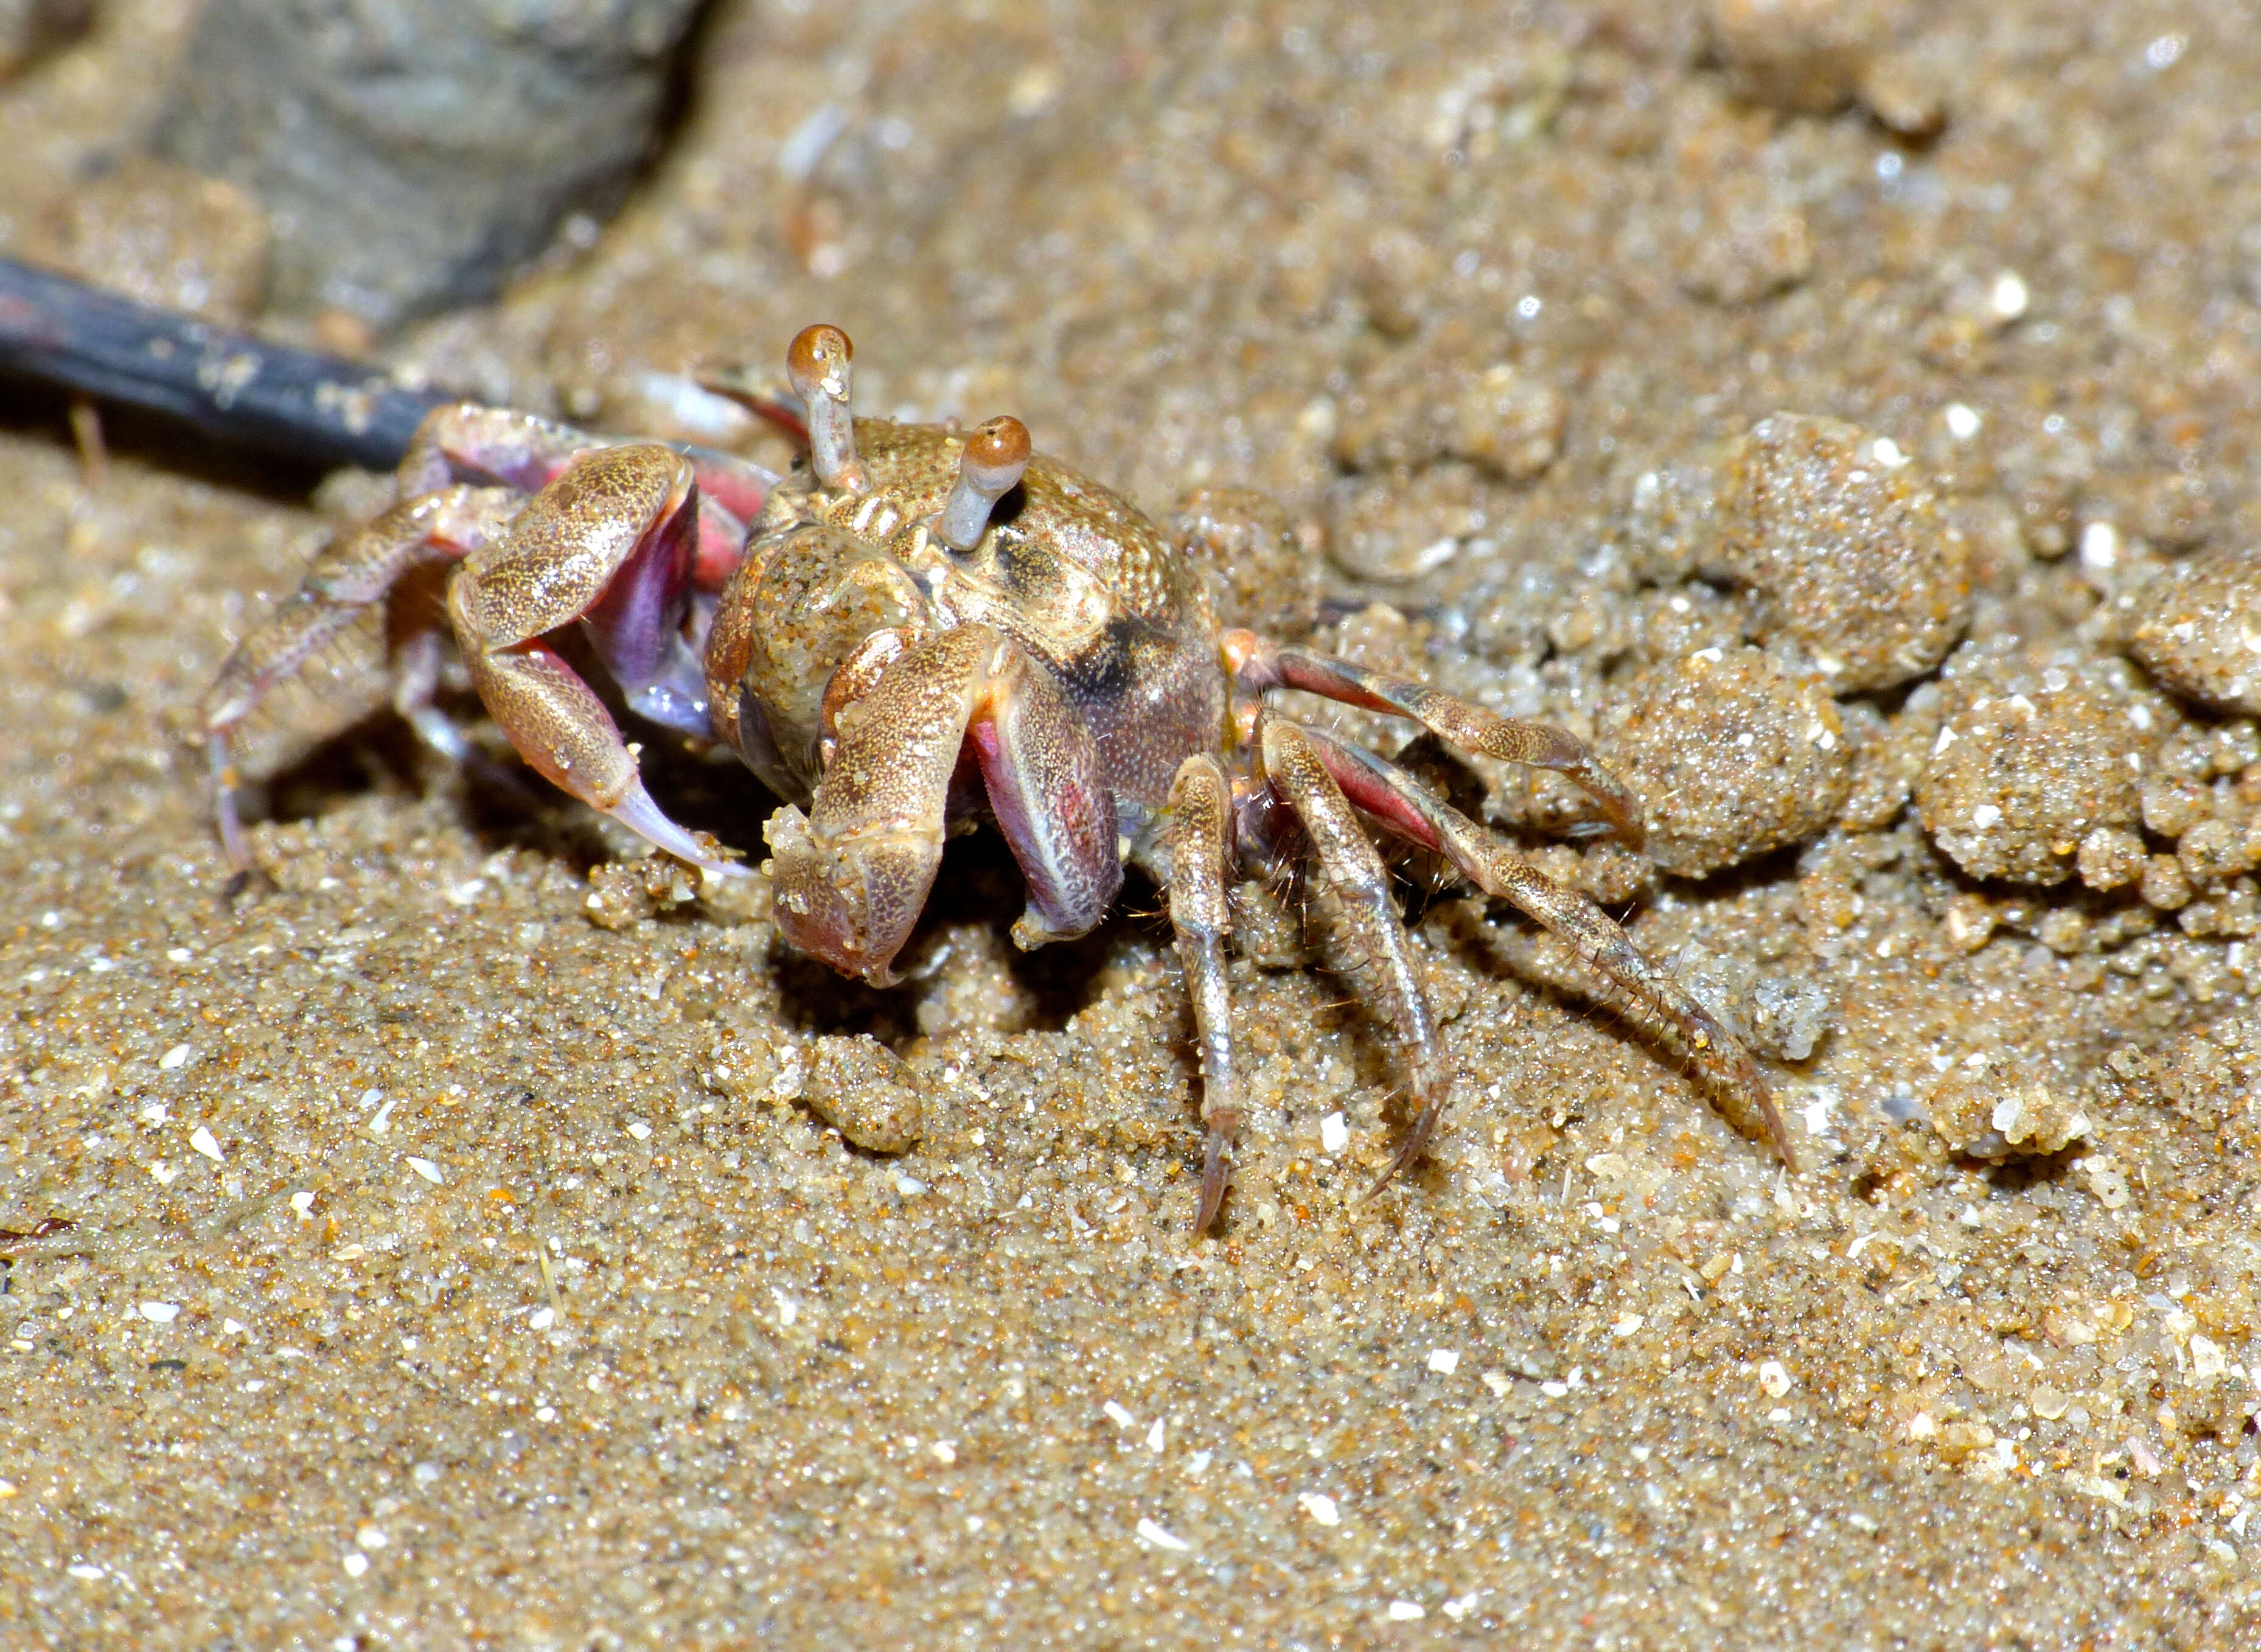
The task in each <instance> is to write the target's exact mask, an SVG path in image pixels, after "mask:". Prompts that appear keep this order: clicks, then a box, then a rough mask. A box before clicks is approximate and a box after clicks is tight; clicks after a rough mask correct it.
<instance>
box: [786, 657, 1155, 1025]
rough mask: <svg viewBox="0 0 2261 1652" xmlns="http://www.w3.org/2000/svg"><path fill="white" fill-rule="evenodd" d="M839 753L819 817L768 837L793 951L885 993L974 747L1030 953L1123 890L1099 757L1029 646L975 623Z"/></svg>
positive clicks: (859, 720)
mask: <svg viewBox="0 0 2261 1652" xmlns="http://www.w3.org/2000/svg"><path fill="white" fill-rule="evenodd" d="M836 715H837V722H836V729H837V740H838V743H837V745H836V747H835V748H834V749H833V755H832V760H831V762H830V764H829V765H828V766H827V768H826V769H825V771H824V775H823V778H822V779H820V780H819V781H818V782H817V784H816V791H815V797H814V798H813V799H812V800H811V802H810V805H809V812H808V815H805V816H804V815H802V814H801V812H800V810H799V809H797V808H793V807H792V806H791V805H787V806H786V807H785V808H780V809H779V811H778V812H777V813H776V814H775V815H772V816H771V817H770V822H769V824H768V826H767V827H766V828H765V829H764V834H763V835H764V837H766V838H767V840H768V842H769V844H770V847H771V849H772V851H773V852H774V854H775V857H776V858H775V860H774V861H773V863H772V878H773V880H774V881H775V884H776V887H777V906H778V914H779V918H778V921H779V925H780V926H781V927H782V928H783V929H784V930H785V932H786V935H787V937H789V938H791V939H792V940H793V943H794V945H798V946H800V948H801V949H802V950H803V951H805V952H812V953H814V954H815V955H816V956H817V957H819V958H822V959H824V960H825V961H826V962H827V963H829V964H830V965H832V966H833V967H835V968H836V969H838V970H840V971H842V972H843V973H846V974H851V975H861V976H863V977H864V978H865V980H869V981H871V982H872V984H873V985H874V986H880V987H884V986H886V985H888V984H890V983H891V982H892V981H893V980H894V979H895V976H894V972H893V970H892V969H891V968H890V967H889V966H890V965H891V964H892V963H893V962H894V956H895V953H896V952H898V951H900V950H901V946H902V945H903V942H904V941H905V940H906V939H908V937H909V935H910V932H911V928H912V926H913V925H914V924H915V923H916V922H917V921H918V915H919V910H920V909H921V908H922V907H923V906H924V905H925V904H926V896H927V891H928V890H929V889H930V887H932V886H933V883H934V876H935V871H936V868H937V866H939V865H940V864H941V860H942V845H943V839H944V836H945V833H946V827H947V815H948V808H949V802H950V790H951V779H952V777H953V776H954V775H955V774H956V773H957V772H958V761H959V758H960V756H961V755H962V754H963V753H964V751H965V749H966V747H967V746H968V745H971V746H972V747H973V754H974V757H975V758H976V760H977V761H978V762H979V764H980V770H981V775H982V779H983V780H984V781H985V782H986V783H987V789H988V794H989V804H990V808H991V809H992V811H993V812H994V814H995V815H996V816H997V823H998V825H999V826H1000V827H1001V829H1002V830H1003V831H1004V834H1005V840H1006V842H1007V843H1008V844H1010V845H1011V847H1012V851H1013V858H1015V859H1016V860H1017V861H1018V862H1019V863H1020V866H1021V872H1022V874H1023V877H1025V878H1026V879H1027V880H1028V885H1029V904H1028V909H1027V911H1026V912H1024V913H1023V915H1022V916H1021V918H1020V920H1019V922H1017V923H1015V924H1014V925H1013V939H1014V940H1015V942H1016V943H1017V944H1018V945H1021V946H1023V947H1034V946H1039V945H1043V944H1044V942H1045V941H1048V940H1061V939H1066V938H1068V937H1073V936H1077V935H1081V934H1083V933H1085V932H1086V931H1087V930H1090V929H1091V928H1092V926H1093V925H1095V924H1096V923H1098V922H1099V920H1100V919H1101V918H1102V917H1103V916H1106V913H1107V909H1108V906H1109V904H1110V903H1111V902H1112V901H1113V900H1114V898H1115V893H1116V890H1117V889H1118V888H1120V887H1122V881H1123V866H1122V862H1121V860H1120V858H1119V857H1118V855H1117V852H1116V842H1115V804H1114V800H1113V798H1112V796H1111V795H1110V794H1109V791H1108V789H1107V786H1106V783H1105V781H1104V780H1103V779H1102V774H1101V769H1100V761H1099V746H1098V743H1097V742H1096V741H1095V739H1094V738H1093V737H1092V734H1091V730H1090V728H1089V727H1088V725H1087V724H1086V723H1085V722H1084V721H1083V720H1082V718H1081V717H1080V716H1079V715H1077V713H1076V711H1075V708H1074V707H1073V706H1072V705H1070V704H1069V703H1068V700H1067V698H1066V695H1065V694H1063V693H1061V692H1060V689H1059V685H1058V684H1057V683H1055V682H1054V681H1053V680H1052V673H1051V672H1049V671H1047V670H1046V669H1045V668H1044V665H1043V664H1042V663H1041V662H1040V661H1038V660H1037V659H1036V658H1035V657H1033V656H1031V655H1030V653H1029V652H1028V650H1025V649H1024V648H1023V647H1022V646H1021V645H1020V644H1019V643H1016V642H1014V641H1012V640H1011V639H1009V638H1008V637H1006V636H1003V635H1002V634H1001V633H1000V632H997V631H994V630H992V629H990V628H988V627H987V626H981V625H966V626H960V627H958V628H956V629H954V630H950V631H945V632H944V633H943V634H942V635H941V636H936V637H931V638H929V639H928V640H927V641H925V642H922V643H917V644H916V645H915V646H914V647H912V648H910V649H908V650H906V651H905V652H904V653H903V654H902V656H901V658H899V659H897V660H896V661H895V662H894V664H891V665H889V666H888V667H887V668H886V671H885V672H882V673H881V674H880V677H879V681H878V682H877V683H876V684H875V685H874V686H872V689H871V691H870V692H869V693H866V694H865V695H864V696H863V697H862V698H861V699H859V700H855V701H854V702H853V703H851V704H850V705H848V706H845V707H842V708H840V709H839V711H838V712H837V714H836Z"/></svg>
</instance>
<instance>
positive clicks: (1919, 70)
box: [1705, 0, 1947, 136]
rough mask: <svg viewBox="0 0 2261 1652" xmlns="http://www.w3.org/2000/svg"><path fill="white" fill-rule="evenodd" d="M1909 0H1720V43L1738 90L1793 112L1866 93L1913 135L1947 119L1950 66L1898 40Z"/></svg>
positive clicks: (1824, 109) (1714, 7) (1716, 32)
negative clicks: (1944, 69) (1943, 70)
mask: <svg viewBox="0 0 2261 1652" xmlns="http://www.w3.org/2000/svg"><path fill="white" fill-rule="evenodd" d="M1909 10H1910V8H1909V6H1908V4H1906V0H1711V4H1710V5H1709V6H1708V7H1706V9H1705V13H1706V15H1705V22H1706V24H1707V25H1709V27H1708V38H1709V41H1710V45H1711V48H1712V53H1713V54H1714V55H1716V56H1717V57H1718V59H1719V61H1720V62H1721V63H1722V64H1723V65H1724V66H1725V67H1726V70H1727V76H1728V79H1729V81H1730V82H1731V83H1733V86H1734V89H1735V91H1736V93H1737V95H1738V96H1740V97H1744V98H1746V99H1748V101H1750V102H1752V103H1755V104H1764V105H1766V106H1767V107H1769V108H1773V109H1779V110H1782V111H1785V112H1787V113H1791V114H1808V115H1826V114H1831V113H1834V111H1837V110H1840V109H1842V108H1843V107H1844V106H1845V105H1846V104H1849V103H1852V102H1854V101H1855V99H1858V100H1859V101H1860V102H1861V103H1862V104H1864V105H1865V106H1866V107H1867V109H1868V111H1869V112H1870V114H1872V115H1874V116H1875V117H1876V118H1877V120H1879V121H1881V122H1882V123H1883V124H1884V125H1885V126H1889V127H1891V129H1892V130H1893V131H1895V132H1899V133H1906V134H1907V135H1909V136H1922V135H1925V134H1927V133H1933V132H1936V131H1937V130H1938V129H1939V127H1940V126H1941V124H1942V122H1943V121H1944V120H1945V119H1946V111H1947V105H1946V97H1945V91H1944V88H1943V85H1942V75H1940V73H1939V68H1940V66H1939V65H1937V64H1936V63H1934V62H1933V61H1929V60H1928V59H1927V57H1926V55H1925V54H1921V53H1920V52H1913V51H1898V50H1895V49H1893V43H1894V40H1895V37H1896V36H1897V35H1898V34H1899V32H1900V30H1901V25H1902V22H1903V20H1904V18H1905V17H1906V14H1907V12H1908V11H1909Z"/></svg>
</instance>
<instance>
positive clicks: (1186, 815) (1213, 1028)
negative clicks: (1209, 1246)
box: [1169, 754, 1240, 1233]
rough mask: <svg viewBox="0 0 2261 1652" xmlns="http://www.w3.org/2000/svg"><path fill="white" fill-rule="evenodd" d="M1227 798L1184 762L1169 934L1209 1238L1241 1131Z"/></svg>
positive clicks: (1174, 811)
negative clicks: (1230, 958) (1198, 1067)
mask: <svg viewBox="0 0 2261 1652" xmlns="http://www.w3.org/2000/svg"><path fill="white" fill-rule="evenodd" d="M1230 800H1231V791H1230V789H1229V788H1228V786H1226V784H1225V779H1224V770H1222V769H1220V768H1219V767H1218V766H1217V759H1216V758H1211V757H1209V756H1207V755H1205V754H1204V755H1198V756H1195V757H1190V758H1187V759H1186V760H1185V761H1184V762H1183V763H1181V764H1180V765H1178V773H1177V778H1176V779H1174V780H1173V781H1171V783H1170V802H1169V810H1170V817H1171V822H1172V825H1173V832H1172V838H1171V844H1170V877H1169V898H1170V928H1171V929H1172V930H1174V932H1175V933H1176V936H1177V943H1178V964H1179V967H1180V968H1181V969H1182V970H1183V971H1184V972H1185V977H1186V995H1187V997H1188V998H1189V999H1191V1000H1192V1002H1193V1010H1194V1037H1195V1041H1196V1042H1197V1043H1198V1044H1199V1045H1201V1064H1202V1124H1206V1125H1207V1126H1208V1127H1209V1137H1208V1140H1207V1142H1206V1144H1205V1145H1204V1146H1203V1148H1202V1187H1201V1203H1200V1206H1199V1207H1198V1208H1197V1209H1196V1210H1195V1215H1194V1232H1195V1233H1202V1232H1207V1231H1208V1228H1209V1224H1210V1223H1212V1222H1214V1221H1216V1220H1217V1206H1218V1205H1219V1204H1221V1203H1224V1183H1225V1154H1226V1153H1227V1152H1229V1151H1230V1150H1231V1146H1232V1138H1233V1137H1234V1136H1236V1135H1238V1133H1239V1131H1240V1092H1239V1090H1238V1088H1236V1087H1235V1086H1234V1083H1233V1077H1232V989H1231V983H1230V980H1229V978H1228V977H1227V975H1226V973H1225V965H1224V938H1225V936H1226V935H1227V934H1228V933H1229V932H1230V931H1231V927H1232V913H1231V906H1230V905H1229V904H1228V902H1227V901H1226V900H1225V891H1224V883H1225V871H1226V868H1227V866H1229V865H1230V864H1231V850H1232V845H1231V825H1230V822H1231V810H1230Z"/></svg>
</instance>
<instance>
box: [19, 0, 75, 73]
mask: <svg viewBox="0 0 2261 1652" xmlns="http://www.w3.org/2000/svg"><path fill="white" fill-rule="evenodd" d="M93 21H94V0H0V78H5V77H6V76H8V75H13V74H14V73H16V72H17V70H18V69H20V68H24V67H25V65H26V64H28V63H30V62H32V61H34V60H36V59H37V58H39V57H40V56H41V55H43V54H46V53H48V52H52V51H54V50H56V49H57V48H58V47H65V46H68V45H69V44H70V43H71V42H72V41H73V40H76V39H78V37H79V36H80V35H82V34H84V33H85V32H86V31H87V25H89V24H90V23H92V22H93Z"/></svg>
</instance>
